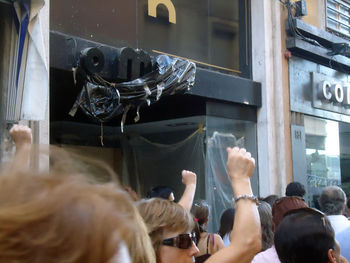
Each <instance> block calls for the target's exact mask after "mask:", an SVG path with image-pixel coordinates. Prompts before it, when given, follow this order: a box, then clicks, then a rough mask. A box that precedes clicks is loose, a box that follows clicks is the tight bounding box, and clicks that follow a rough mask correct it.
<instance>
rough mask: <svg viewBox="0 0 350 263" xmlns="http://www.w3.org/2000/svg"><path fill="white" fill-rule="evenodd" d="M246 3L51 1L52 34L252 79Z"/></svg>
mask: <svg viewBox="0 0 350 263" xmlns="http://www.w3.org/2000/svg"><path fill="white" fill-rule="evenodd" d="M249 13H250V11H249V3H248V1H247V0H232V1H227V0H206V1H203V0H191V1H189V0H128V1H125V0H105V1H103V3H102V2H98V1H93V0H85V1H69V0H61V1H52V2H51V15H50V19H51V21H50V22H51V31H58V32H61V33H65V34H68V35H73V36H77V37H81V38H84V39H88V40H91V41H95V42H99V43H103V44H106V45H110V46H114V47H123V46H129V47H132V48H140V49H144V50H146V51H147V52H149V53H150V54H153V55H156V54H161V53H166V54H170V55H175V56H179V57H184V58H189V59H192V60H194V61H195V62H197V64H198V65H199V66H202V67H208V68H211V69H215V70H219V71H224V72H226V73H230V74H234V75H239V76H242V77H247V78H250V76H251V73H250V72H251V71H250V52H249V50H250V39H249V37H250V36H249V31H248V29H249V28H250V20H249Z"/></svg>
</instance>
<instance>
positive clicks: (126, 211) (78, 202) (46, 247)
mask: <svg viewBox="0 0 350 263" xmlns="http://www.w3.org/2000/svg"><path fill="white" fill-rule="evenodd" d="M50 157H52V160H54V157H53V156H52V155H51V156H50ZM16 161H17V159H15V161H14V163H12V164H11V165H9V166H8V167H6V168H4V169H3V170H2V171H1V172H0V262H8V263H14V262H21V263H29V262H30V263H31V262H37V263H46V262H50V263H61V262H67V263H79V262H85V263H112V262H113V263H117V262H118V263H119V262H120V263H122V262H130V258H128V257H129V254H130V256H131V257H132V259H131V262H139V263H146V262H154V261H155V257H154V253H152V245H151V241H150V239H149V237H148V235H147V230H146V226H145V224H144V222H143V221H142V219H141V216H140V215H139V213H138V211H137V209H136V207H135V206H134V205H133V202H132V200H131V199H130V198H129V196H128V195H127V194H126V193H125V192H124V191H123V190H122V189H121V188H120V187H119V186H118V184H117V183H103V184H102V183H96V182H95V181H94V180H92V178H91V177H87V174H85V173H84V172H82V170H84V169H85V167H84V168H83V169H82V170H81V171H75V168H73V167H71V169H72V170H70V169H69V168H68V166H70V164H68V163H72V162H73V163H74V164H76V163H75V162H74V161H73V160H68V163H67V162H63V161H62V160H61V161H58V160H56V162H55V161H52V165H51V167H50V172H46V171H34V170H31V169H27V168H23V167H21V168H20V167H19V166H21V163H19V162H16ZM63 164H64V165H63ZM57 165H58V166H60V169H58V168H57V169H56V166H57ZM62 165H63V166H62ZM90 168H91V167H90ZM69 171H70V172H69ZM104 171H105V173H106V174H107V173H108V170H107V169H104ZM126 247H127V248H128V249H125V248H126ZM125 252H126V253H125ZM136 252H137V253H136ZM123 255H126V257H125V256H123Z"/></svg>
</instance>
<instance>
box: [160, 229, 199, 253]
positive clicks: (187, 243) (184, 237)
mask: <svg viewBox="0 0 350 263" xmlns="http://www.w3.org/2000/svg"><path fill="white" fill-rule="evenodd" d="M196 241H197V239H196V234H195V233H190V234H180V235H178V236H177V237H171V238H167V239H164V240H163V242H162V244H163V245H165V246H170V247H177V248H181V249H189V248H190V247H192V244H193V242H194V243H196Z"/></svg>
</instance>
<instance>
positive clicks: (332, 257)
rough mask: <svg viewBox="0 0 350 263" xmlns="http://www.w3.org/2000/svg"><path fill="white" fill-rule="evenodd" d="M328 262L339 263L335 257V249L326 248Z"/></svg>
mask: <svg viewBox="0 0 350 263" xmlns="http://www.w3.org/2000/svg"><path fill="white" fill-rule="evenodd" d="M328 262H329V263H340V262H337V259H336V257H335V251H334V249H332V248H330V249H328Z"/></svg>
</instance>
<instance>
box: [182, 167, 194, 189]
mask: <svg viewBox="0 0 350 263" xmlns="http://www.w3.org/2000/svg"><path fill="white" fill-rule="evenodd" d="M196 182H197V176H196V174H195V173H193V172H191V171H186V170H183V171H182V183H183V184H184V185H186V186H187V185H190V184H196Z"/></svg>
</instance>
